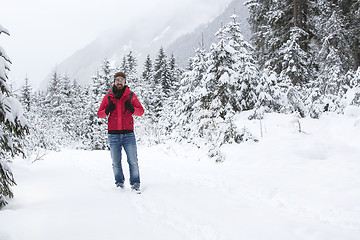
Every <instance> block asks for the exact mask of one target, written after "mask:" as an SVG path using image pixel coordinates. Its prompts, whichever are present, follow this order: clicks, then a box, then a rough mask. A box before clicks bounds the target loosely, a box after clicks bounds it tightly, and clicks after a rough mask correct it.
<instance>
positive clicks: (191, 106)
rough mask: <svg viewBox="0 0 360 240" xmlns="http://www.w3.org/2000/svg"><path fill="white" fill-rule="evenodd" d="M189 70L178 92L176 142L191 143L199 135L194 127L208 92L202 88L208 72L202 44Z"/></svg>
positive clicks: (175, 105) (175, 106)
mask: <svg viewBox="0 0 360 240" xmlns="http://www.w3.org/2000/svg"><path fill="white" fill-rule="evenodd" d="M189 62H190V63H191V65H190V66H189V70H188V71H186V72H184V73H183V75H182V79H181V80H180V82H181V84H180V87H179V90H178V95H179V97H178V98H177V100H176V101H175V103H174V109H173V110H174V114H175V117H174V119H175V124H174V125H175V126H174V127H175V129H176V131H175V132H174V134H176V135H175V136H173V137H174V138H175V139H176V140H182V139H185V140H186V141H191V140H192V138H194V136H195V135H196V133H197V130H196V126H195V125H193V123H194V120H195V116H196V115H197V114H198V112H197V111H195V108H196V107H199V104H197V105H195V103H200V100H201V98H202V97H203V96H204V95H205V93H206V92H207V90H206V86H200V84H201V80H202V79H203V77H204V74H205V73H206V70H207V63H206V62H207V56H206V51H205V47H204V44H203V41H202V43H201V44H200V47H199V48H197V49H195V56H194V57H192V58H190V60H189Z"/></svg>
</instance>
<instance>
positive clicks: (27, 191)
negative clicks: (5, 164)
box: [0, 149, 357, 240]
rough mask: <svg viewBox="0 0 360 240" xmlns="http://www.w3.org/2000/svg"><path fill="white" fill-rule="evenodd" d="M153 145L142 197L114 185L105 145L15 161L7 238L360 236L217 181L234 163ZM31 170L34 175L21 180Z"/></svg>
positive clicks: (1, 232)
mask: <svg viewBox="0 0 360 240" xmlns="http://www.w3.org/2000/svg"><path fill="white" fill-rule="evenodd" d="M154 150H155V149H151V150H150V149H145V150H144V151H141V150H140V155H141V157H142V158H144V155H145V156H151V158H149V159H144V160H142V164H141V167H142V168H141V173H142V182H143V186H142V188H143V193H142V194H141V195H136V194H134V193H132V192H131V191H130V190H129V189H127V190H125V191H121V190H119V189H116V188H115V187H113V177H112V172H111V168H110V164H111V163H110V159H109V156H108V152H105V151H104V152H85V151H69V150H67V151H64V152H63V153H61V154H59V153H51V155H49V156H48V157H47V159H46V161H42V162H38V163H36V164H35V165H32V166H30V165H29V166H27V167H24V166H23V165H20V166H16V169H15V172H16V173H17V174H18V175H19V177H18V185H19V186H18V187H16V188H15V190H16V191H15V194H16V196H17V197H16V198H15V199H14V200H13V202H12V203H11V205H10V206H9V207H8V208H7V209H6V210H5V211H3V212H2V215H3V217H4V218H6V219H7V221H6V223H5V224H3V221H1V219H2V218H0V221H1V222H2V224H1V225H2V226H3V227H2V230H0V237H2V238H1V239H3V238H4V239H10V240H11V239H14V240H15V239H16V240H17V239H19V240H20V239H79V238H81V239H115V238H117V236H118V235H119V236H121V238H122V239H293V240H296V239H314V240H315V239H357V238H356V237H355V236H354V235H353V234H352V232H351V231H349V232H348V233H347V231H344V230H343V229H337V228H334V226H332V225H329V224H326V223H323V222H321V221H316V220H314V219H311V218H306V217H299V216H297V215H291V214H289V213H287V212H285V211H279V210H278V209H276V208H273V207H271V206H268V205H266V204H264V202H262V201H258V200H256V198H253V199H252V198H251V197H249V196H250V195H249V193H248V192H241V191H239V188H234V189H231V187H230V186H231V184H229V183H226V182H224V180H225V179H226V178H225V179H219V176H221V175H222V174H224V173H225V172H226V171H227V169H226V168H227V167H228V166H222V165H219V164H210V165H209V164H203V163H202V162H196V161H195V162H194V161H179V160H178V159H172V160H171V159H169V157H170V158H175V157H176V155H175V154H174V156H169V155H168V154H166V153H164V152H161V151H160V152H153V151H154ZM147 151H150V152H147ZM79 157H81V158H79ZM60 158H61V159H60ZM28 171H31V178H30V179H22V178H21V176H22V175H23V176H29V174H28V173H26V172H28ZM126 171H127V168H126V167H125V172H126ZM212 177H215V178H214V179H212ZM221 185H223V187H222V186H221ZM242 190H244V189H242ZM15 210H16V211H15ZM19 216H27V217H26V218H21V219H20V218H19ZM30 222H31V224H29V223H30ZM34 228H35V229H34ZM4 229H6V231H4ZM19 229H21V231H19ZM339 230H340V231H339ZM5 233H8V234H9V236H12V238H6V234H5ZM344 237H345V238H344Z"/></svg>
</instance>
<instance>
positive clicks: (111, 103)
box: [105, 97, 116, 115]
mask: <svg viewBox="0 0 360 240" xmlns="http://www.w3.org/2000/svg"><path fill="white" fill-rule="evenodd" d="M115 107H116V106H115V103H114V102H113V101H111V100H110V97H109V105H108V106H107V107H106V109H105V114H106V115H109V113H110V112H111V111H114V110H115Z"/></svg>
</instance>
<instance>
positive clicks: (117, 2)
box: [0, 0, 232, 88]
mask: <svg viewBox="0 0 360 240" xmlns="http://www.w3.org/2000/svg"><path fill="white" fill-rule="evenodd" d="M231 1H232V0H0V8H1V14H0V24H1V25H2V26H3V27H5V28H7V29H8V30H9V32H10V36H7V35H3V34H1V35H0V46H2V47H3V48H4V49H5V51H6V53H7V54H8V55H9V57H10V58H11V60H12V62H13V64H12V66H11V71H10V73H9V78H10V80H11V81H13V82H15V85H19V86H21V84H19V82H23V81H24V79H25V77H26V76H27V77H28V78H29V80H30V82H31V84H32V85H33V86H34V87H35V88H36V87H37V85H38V84H39V83H40V82H41V81H42V80H43V79H44V78H45V77H46V76H47V75H48V74H49V73H50V72H51V71H52V69H54V67H56V65H57V64H59V63H61V62H62V61H63V60H64V59H66V58H67V57H69V56H71V55H72V54H73V53H74V52H75V51H77V50H79V49H81V48H83V47H85V46H86V45H87V44H89V43H90V42H92V41H94V40H95V39H96V38H97V37H98V36H100V35H101V34H104V33H105V32H109V31H111V30H113V29H114V28H116V29H118V30H119V31H121V28H123V27H124V28H125V26H126V25H127V24H133V23H134V22H136V21H138V19H142V21H143V19H146V18H163V19H164V20H165V19H166V18H170V16H173V15H176V14H177V13H179V12H180V11H187V12H189V14H192V15H197V16H198V17H199V22H201V23H204V22H206V21H207V20H209V19H211V18H214V17H215V16H216V15H217V13H218V12H219V11H222V10H223V9H224V8H225V6H226V5H227V4H228V3H230V2H231ZM194 24H195V23H194ZM196 24H197V23H196Z"/></svg>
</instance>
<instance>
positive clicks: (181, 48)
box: [166, 0, 251, 67]
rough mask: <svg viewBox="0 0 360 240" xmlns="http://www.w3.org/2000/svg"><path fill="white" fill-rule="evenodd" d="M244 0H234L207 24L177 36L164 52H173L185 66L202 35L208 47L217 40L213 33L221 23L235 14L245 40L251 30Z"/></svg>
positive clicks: (225, 22) (226, 21)
mask: <svg viewBox="0 0 360 240" xmlns="http://www.w3.org/2000/svg"><path fill="white" fill-rule="evenodd" d="M245 2H246V0H234V1H232V2H231V3H230V4H229V5H228V7H227V8H226V9H225V10H224V11H223V12H222V13H221V14H220V15H219V16H218V17H216V18H215V19H213V20H212V21H211V22H209V23H208V24H204V25H201V26H199V27H198V28H197V29H196V30H195V31H193V32H192V33H189V34H186V35H184V36H182V37H180V38H178V39H177V40H176V41H175V42H173V43H172V44H170V45H169V46H168V47H167V48H166V52H168V53H174V55H175V57H176V59H177V60H178V61H179V64H180V66H182V67H185V66H186V64H187V63H188V59H189V57H191V56H193V55H194V50H195V49H196V48H198V47H199V46H200V43H201V41H202V35H203V40H204V46H205V49H209V48H210V45H211V44H212V43H215V42H217V38H216V36H215V33H216V32H217V31H218V30H219V28H220V26H221V24H227V23H228V22H229V21H230V16H231V15H232V14H234V11H235V14H236V15H238V16H239V18H238V19H237V20H238V22H239V23H240V25H241V26H242V34H243V35H244V38H245V39H246V40H249V39H250V36H251V32H250V27H249V24H248V22H247V18H248V16H249V11H248V9H247V7H246V6H245V5H244V3H245Z"/></svg>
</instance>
